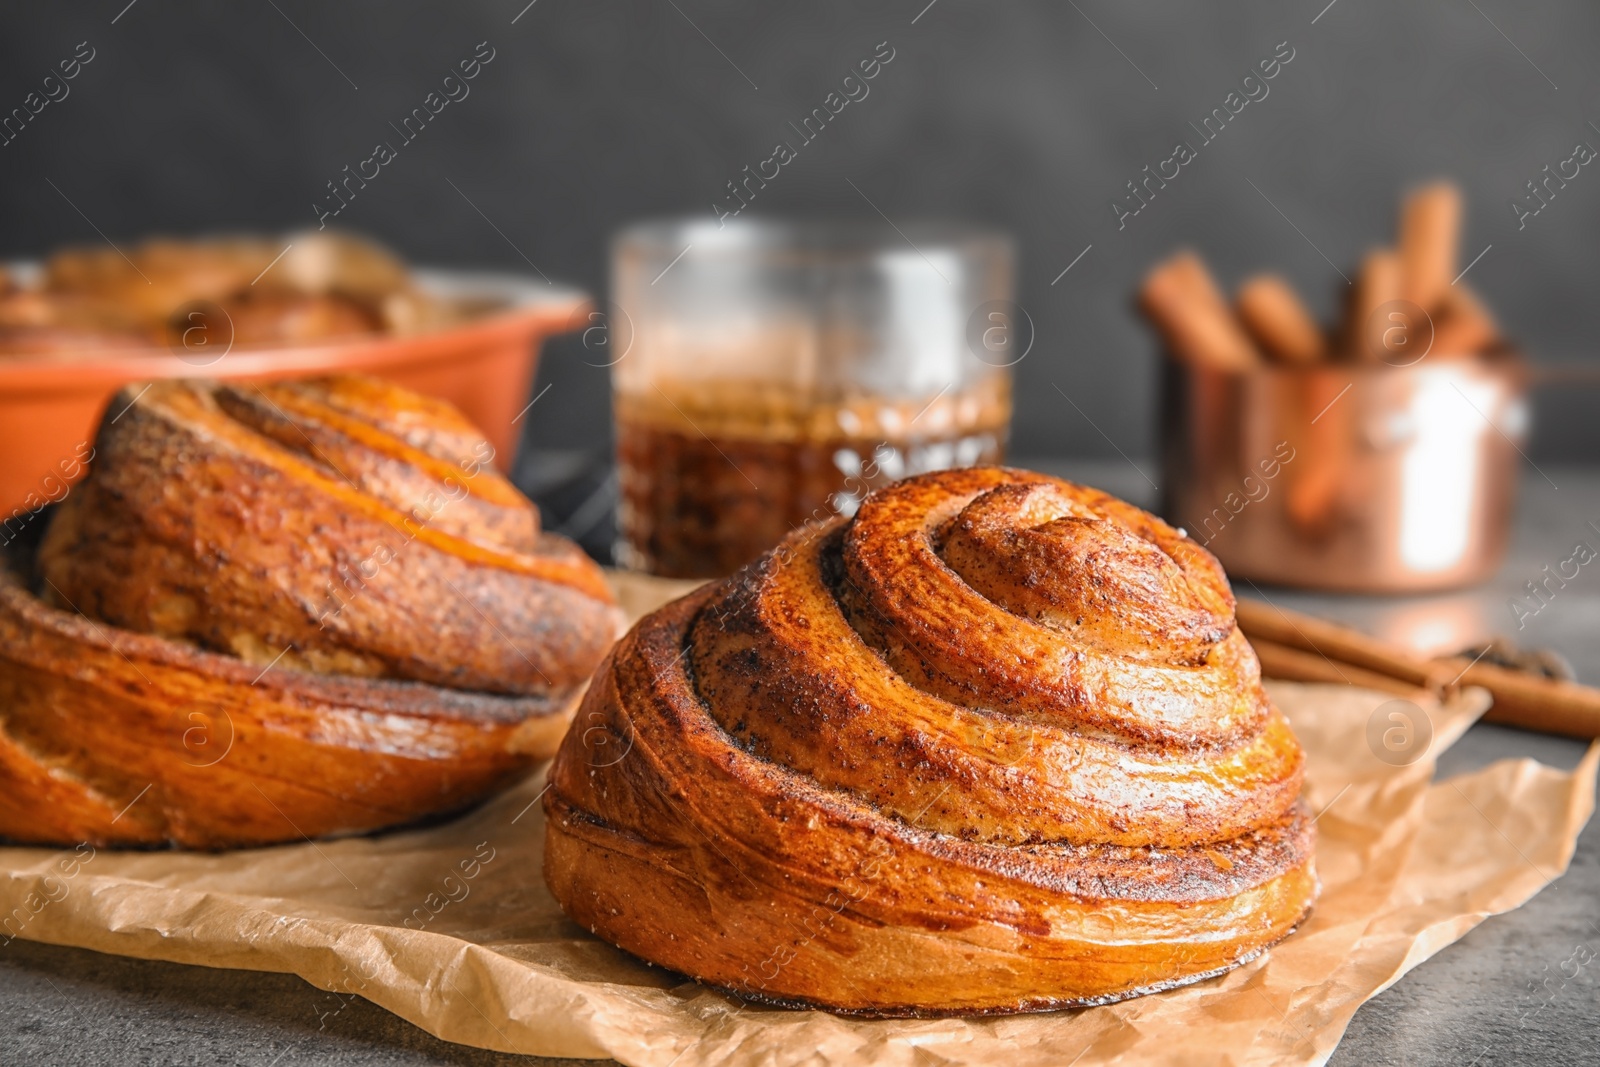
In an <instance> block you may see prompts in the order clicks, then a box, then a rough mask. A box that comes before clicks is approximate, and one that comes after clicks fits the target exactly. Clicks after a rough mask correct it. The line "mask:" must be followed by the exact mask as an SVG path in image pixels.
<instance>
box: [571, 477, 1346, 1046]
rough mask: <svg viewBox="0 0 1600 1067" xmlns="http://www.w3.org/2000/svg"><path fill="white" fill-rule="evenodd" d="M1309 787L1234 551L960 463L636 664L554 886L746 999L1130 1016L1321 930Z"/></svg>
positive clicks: (724, 591) (830, 533) (904, 486)
mask: <svg viewBox="0 0 1600 1067" xmlns="http://www.w3.org/2000/svg"><path fill="white" fill-rule="evenodd" d="M1302 773H1303V756H1302V753H1301V750H1300V747H1299V745H1298V743H1297V742H1296V740H1295V738H1294V736H1293V734H1292V733H1291V731H1290V729H1289V726H1288V724H1287V722H1286V721H1285V720H1284V718H1283V716H1282V714H1281V713H1279V712H1278V711H1277V709H1276V708H1274V707H1273V705H1272V703H1271V702H1270V700H1269V699H1268V698H1267V696H1266V694H1265V692H1264V691H1263V689H1262V687H1261V684H1260V673H1259V667H1258V665H1257V663H1256V660H1255V656H1254V654H1253V652H1252V651H1251V649H1250V647H1249V645H1248V643H1247V642H1246V641H1245V639H1244V637H1243V635H1242V634H1241V633H1240V632H1239V631H1238V629H1237V627H1236V626H1235V625H1234V618H1233V597H1232V594H1231V592H1230V590H1229V588H1228V584H1227V580H1226V578H1225V576H1224V575H1223V573H1222V571H1221V568H1220V567H1219V565H1218V564H1217V562H1216V560H1215V559H1214V558H1213V557H1212V556H1211V555H1210V554H1209V553H1207V552H1206V551H1205V550H1204V549H1203V548H1201V547H1200V546H1199V545H1197V544H1195V543H1194V542H1192V541H1191V540H1189V539H1188V538H1187V537H1185V536H1184V535H1183V534H1182V533H1181V532H1179V531H1177V530H1175V529H1173V528H1172V527H1170V526H1168V525H1167V524H1165V523H1163V522H1161V521H1160V520H1159V519H1157V518H1155V517H1154V516H1151V515H1149V514H1147V513H1145V512H1143V511H1141V510H1139V509H1137V508H1135V507H1132V506H1131V505H1128V504H1125V503H1123V502H1121V501H1119V500H1116V499H1115V498H1113V497H1110V496H1108V495H1106V494H1104V493H1101V492H1098V491H1096V490H1093V489H1088V488H1085V487H1082V486H1077V485H1073V484H1071V483H1068V482H1064V481H1061V480H1058V479H1054V478H1048V477H1045V476H1042V475H1037V474H1031V473H1027V472H1022V471H1014V470H1006V469H1000V468H979V469H971V470H961V471H945V472H940V473H936V474H930V475H924V476H921V477H917V478H912V479H909V480H907V481H904V482H901V483H899V484H898V485H895V486H891V487H889V488H887V489H885V490H882V491H880V492H879V493H877V494H875V495H874V496H872V497H870V498H869V499H868V500H867V501H866V502H865V503H864V504H863V505H862V507H861V510H860V512H859V513H858V514H857V515H856V516H855V517H854V518H853V519H837V520H834V521H833V522H831V523H828V524H826V525H823V526H819V527H812V528H807V529H804V530H801V531H798V532H797V533H795V534H794V535H791V536H790V537H789V538H788V539H787V540H786V541H785V542H784V543H783V544H782V545H780V546H779V547H778V548H777V549H775V550H774V551H773V552H771V553H769V554H768V555H767V556H765V557H764V558H762V559H761V560H759V561H757V562H756V563H753V564H751V565H750V566H749V567H746V568H745V569H744V570H742V571H741V572H740V573H739V574H737V575H735V576H734V577H732V578H730V579H728V580H727V581H725V582H722V583H720V584H717V585H713V586H707V587H704V588H702V589H700V590H698V591H696V592H695V593H693V594H691V595H690V596H688V597H685V598H683V599H681V600H679V601H676V602H675V603H673V604H670V605H668V606H667V607H665V608H663V609H661V610H660V611H658V612H656V613H655V614H653V615H651V616H648V617H646V618H645V619H644V620H642V621H641V622H640V623H639V625H637V626H636V627H635V628H634V629H633V630H632V631H631V632H630V633H629V634H628V635H627V637H625V638H624V639H623V640H622V641H621V642H620V643H619V645H618V646H617V648H616V649H615V650H613V652H612V653H611V655H610V656H608V657H607V659H606V661H605V662H604V663H603V664H602V666H601V668H600V670H599V672H598V673H597V675H596V678H595V681H594V683H593V684H592V686H591V688H590V691H589V693H588V695H587V696H586V698H585V700H584V703H583V704H582V706H581V707H580V709H579V713H578V716H577V719H576V722H575V724H574V727H573V729H572V730H571V731H570V732H569V734H568V736H567V739H566V741H565V743H564V744H563V746H562V749H561V751H560V753H559V754H558V756H557V759H556V764H555V766H554V768H553V770H552V787H551V789H550V791H549V793H547V794H546V800H545V804H546V811H547V814H548V816H549V822H548V826H549V830H548V841H547V848H546V859H545V874H546V879H547V881H548V882H549V884H550V886H551V889H552V890H553V892H554V893H555V895H556V897H557V899H558V900H560V901H561V903H562V905H563V907H564V908H565V909H566V910H567V912H568V914H569V915H571V916H572V917H573V918H574V919H575V920H576V921H578V922H579V923H581V924H583V925H585V926H587V927H589V928H591V929H593V930H594V931H595V932H596V933H597V934H599V935H600V936H602V937H604V938H606V939H607V940H609V941H612V942H613V943H615V944H617V945H619V946H621V947H622V948H625V949H628V950H629V951H632V952H634V953H636V954H638V955H640V956H643V957H644V958H646V959H648V960H651V961H652V962H655V963H658V964H661V965H663V966H666V967H669V968H672V969H674V970H678V971H682V972H684V973H686V974H689V975H692V976H694V977H696V978H699V979H701V980H703V981H705V982H708V983H709V984H712V985H715V986H719V987H723V988H726V989H729V990H731V991H733V992H735V993H738V994H740V995H742V996H746V997H750V998H753V999H759V1000H765V1001H771V1002H776V1003H795V1004H810V1005H817V1006H821V1007H825V1008H829V1009H833V1010H838V1011H848V1012H864V1013H872V1014H883V1015H902V1014H941V1013H983V1012H1008V1011H1025V1010H1041V1009H1046V1008H1052V1007H1062V1006H1068V1005H1076V1004H1092V1003H1105V1002H1109V1001H1113V1000H1118V999H1122V998H1125V997H1129V996H1135V995H1138V994H1141V993H1147V992H1152V991H1155V990H1158V989H1164V988H1170V987H1172V986H1175V985H1181V984H1184V983H1187V982H1191V981H1195V980H1198V979H1200V978H1203V977H1208V976H1211V975H1215V974H1218V973H1221V972H1222V971H1225V970H1227V969H1229V968H1231V967H1234V966H1237V965H1238V964H1240V963H1242V962H1244V961H1246V960H1248V959H1251V958H1253V957H1254V956H1256V955H1259V954H1260V953H1261V952H1262V951H1264V950H1265V949H1266V948H1267V947H1268V946H1270V945H1271V944H1273V943H1274V942H1276V941H1277V940H1279V939H1281V938H1282V937H1284V936H1286V935H1287V934H1288V933H1289V932H1290V931H1291V930H1292V929H1293V927H1294V926H1295V925H1296V923H1298V922H1299V921H1300V919H1301V918H1302V917H1303V916H1304V915H1305V914H1306V912H1307V911H1308V909H1309V907H1310V905H1311V903H1312V901H1313V899H1314V897H1315V894H1316V888H1317V883H1316V877H1315V873H1314V871H1313V866H1312V827H1311V824H1310V819H1309V817H1308V816H1307V815H1306V813H1305V810H1304V808H1303V806H1302V805H1301V804H1300V803H1299V793H1300V786H1301V779H1302Z"/></svg>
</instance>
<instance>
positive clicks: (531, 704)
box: [0, 377, 620, 848]
mask: <svg viewBox="0 0 1600 1067" xmlns="http://www.w3.org/2000/svg"><path fill="white" fill-rule="evenodd" d="M492 456H493V450H492V448H490V446H489V445H488V443H487V442H486V441H485V440H484V439H483V437H482V436H481V435H480V434H479V433H478V432H477V431H476V430H475V429H474V428H473V427H472V426H471V425H470V424H468V423H467V422H466V421H465V420H464V419H463V418H462V417H461V416H460V415H459V414H458V413H457V412H456V411H455V410H454V409H453V408H450V407H449V406H448V405H446V404H443V403H441V402H438V401H433V400H428V399H425V398H423V397H420V396H417V395H416V394H413V393H410V392H409V391H407V390H404V389H401V388H399V387H398V386H393V385H389V384H387V383H384V382H380V381H377V380H375V379H367V378H356V377H342V378H329V379H323V380H317V381H310V382H294V383H275V384H262V385H254V384H216V383H206V382H183V381H168V382H158V383H155V384H151V385H148V386H145V385H135V386H129V387H128V388H127V389H125V390H123V392H122V393H121V394H120V395H119V396H117V397H116V398H115V399H114V400H113V401H112V403H111V405H110V407H109V408H108V411H107V417H106V420H105V422H104V423H103V424H102V426H101V429H100V433H99V436H98V437H97V439H96V441H95V444H94V455H93V458H92V462H91V466H90V471H89V474H88V476H87V478H86V479H85V480H84V481H83V482H82V483H81V484H79V485H78V486H76V487H74V488H73V489H72V490H71V491H70V492H69V493H68V494H67V496H66V498H65V499H64V500H62V501H61V503H60V504H58V505H57V506H56V509H55V512H54V514H53V515H52V516H50V518H49V525H48V528H47V529H46V530H45V532H44V535H43V537H42V539H40V540H39V543H38V544H37V545H36V546H35V547H34V548H24V547H23V546H21V545H20V543H19V544H18V545H12V546H9V547H8V548H7V549H6V551H5V557H4V563H5V566H4V567H0V837H4V838H8V839H11V840H14V841H25V842H36V843H71V842H77V841H92V842H95V843H107V844H144V845H152V844H161V843H172V844H177V845H181V846H186V847H196V848H220V847H228V846H235V845H255V844H265V843H271V842H276V841H290V840H299V839H301V838H304V837H316V836H322V835H326V834H336V833H352V832H360V831H366V830H372V829H376V828H379V827H384V826H390V825H396V824H400V823H404V822H408V821H412V820H414V819H416V818H419V817H421V816H424V815H429V814H433V813H437V812H442V811H449V810H452V809H456V808H460V807H462V806H464V805H466V804H469V803H471V802H473V801H475V800H477V799H480V798H481V797H483V796H485V795H487V794H488V793H489V792H491V791H493V790H495V789H497V788H499V787H501V786H503V785H505V784H507V783H508V782H509V781H510V780H512V779H513V778H515V777H516V776H518V775H519V774H521V773H523V772H525V771H526V770H527V769H528V767H530V766H531V765H532V764H533V762H534V761H536V760H538V759H540V758H544V757H548V756H549V755H551V754H552V753H553V751H554V750H555V747H556V745H557V743H558V742H559V739H560V736H561V734H562V732H563V730H564V729H565V726H566V723H567V720H568V716H569V715H570V712H571V709H572V705H573V704H574V702H575V700H576V695H577V693H578V691H579V690H580V689H581V687H582V686H583V684H584V682H585V681H586V679H587V678H588V676H589V673H590V671H591V670H592V669H593V667H594V665H595V663H596V662H597V661H598V660H599V658H600V656H601V655H602V654H603V652H604V651H605V649H606V647H607V646H608V645H609V644H610V642H611V640H612V639H613V637H614V636H615V634H616V632H617V631H618V629H620V625H619V624H620V614H619V613H618V611H617V609H616V607H615V605H614V601H613V598H612V596H611V593H610V591H609V590H608V588H607V586H606V584H605V581H604V576H603V575H602V574H601V572H600V570H599V568H598V567H596V566H595V565H594V564H593V563H592V562H591V561H590V560H589V559H588V558H587V557H586V556H584V555H583V554H582V552H581V551H579V549H578V548H577V547H576V546H575V545H573V544H572V543H571V542H569V541H566V540H565V539H563V538H561V537H557V536H553V535H550V534H547V533H543V532H541V531H540V529H539V522H538V513H537V511H536V509H535V508H534V507H533V505H532V504H531V503H529V502H528V500H527V499H526V498H524V497H523V496H522V495H521V494H520V493H518V492H517V491H516V490H515V489H514V488H513V487H512V486H511V484H510V483H509V482H507V481H506V480H505V479H504V478H503V477H502V476H501V475H500V474H498V473H497V472H496V471H495V469H494V466H493V464H492Z"/></svg>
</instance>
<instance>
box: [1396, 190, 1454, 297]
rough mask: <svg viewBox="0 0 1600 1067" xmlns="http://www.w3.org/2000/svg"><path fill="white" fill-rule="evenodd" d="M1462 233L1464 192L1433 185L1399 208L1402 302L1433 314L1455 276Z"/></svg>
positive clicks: (1410, 197) (1413, 192) (1412, 196)
mask: <svg viewBox="0 0 1600 1067" xmlns="http://www.w3.org/2000/svg"><path fill="white" fill-rule="evenodd" d="M1460 231H1461V190H1460V189H1458V188H1456V186H1455V185H1453V184H1452V183H1450V182H1433V183H1431V184H1429V185H1424V186H1422V187H1421V188H1418V189H1415V190H1413V191H1412V192H1411V193H1410V194H1408V195H1407V196H1406V198H1405V200H1404V202H1403V203H1402V204H1401V206H1400V276H1401V292H1400V296H1401V298H1402V299H1405V300H1409V301H1411V302H1412V303H1414V304H1416V305H1417V306H1418V307H1420V308H1421V309H1422V310H1423V311H1426V312H1428V313H1429V314H1432V313H1433V310H1434V308H1435V307H1437V306H1438V304H1439V301H1440V300H1442V299H1443V298H1444V295H1445V291H1446V290H1447V289H1449V288H1450V282H1451V280H1452V279H1453V278H1454V277H1455V273H1456V245H1457V243H1458V241H1459V237H1460Z"/></svg>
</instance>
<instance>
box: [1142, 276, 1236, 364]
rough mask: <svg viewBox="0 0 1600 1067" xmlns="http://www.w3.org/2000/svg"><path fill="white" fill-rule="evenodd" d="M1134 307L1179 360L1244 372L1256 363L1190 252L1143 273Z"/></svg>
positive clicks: (1211, 282)
mask: <svg viewBox="0 0 1600 1067" xmlns="http://www.w3.org/2000/svg"><path fill="white" fill-rule="evenodd" d="M1139 306H1140V308H1141V309H1142V310H1143V311H1144V313H1145V314H1146V315H1148V316H1149V317H1150V320H1151V321H1152V322H1154V323H1155V325H1156V328H1157V329H1158V330H1159V331H1160V332H1161V336H1162V337H1163V339H1164V340H1165V341H1166V343H1167V347H1168V349H1169V350H1170V351H1171V353H1172V355H1173V356H1174V357H1176V358H1178V359H1181V360H1183V361H1184V362H1187V363H1191V364H1194V365H1196V366H1200V367H1208V368H1210V369H1213V370H1224V371H1244V370H1250V369H1251V368H1253V367H1256V366H1259V365H1260V364H1261V362H1262V360H1261V354H1260V353H1259V352H1258V351H1257V350H1256V346H1255V343H1254V342H1252V341H1251V340H1250V337H1249V335H1248V334H1246V333H1245V332H1244V328H1243V327H1242V326H1240V324H1239V321H1238V320H1237V319H1236V318H1234V316H1233V312H1232V310H1230V309H1229V307H1228V304H1227V301H1226V300H1224V299H1223V296H1222V291H1221V290H1220V289H1218V288H1217V283H1216V281H1215V280H1213V279H1212V277H1211V272H1210V271H1208V270H1207V269H1206V265H1205V263H1203V262H1202V261H1201V259H1200V257H1199V256H1197V255H1195V254H1194V253H1193V252H1191V251H1187V250H1185V251H1182V252H1179V253H1178V254H1177V255H1174V256H1172V257H1170V258H1169V259H1167V260H1165V261H1163V262H1161V263H1158V264H1157V265H1156V266H1155V267H1154V268H1153V269H1152V270H1151V271H1150V273H1149V274H1147V275H1145V279H1144V284H1143V285H1142V286H1140V288H1139Z"/></svg>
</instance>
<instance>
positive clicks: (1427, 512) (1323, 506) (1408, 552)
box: [1162, 355, 1528, 593]
mask: <svg viewBox="0 0 1600 1067" xmlns="http://www.w3.org/2000/svg"><path fill="white" fill-rule="evenodd" d="M1527 389H1528V373H1527V369H1526V365H1525V364H1524V363H1523V362H1522V360H1521V359H1519V358H1517V357H1515V356H1513V355H1499V356H1493V357H1485V358H1478V359H1462V360H1450V361H1424V362H1422V363H1418V364H1416V365H1413V366H1409V367H1392V366H1386V365H1378V366H1340V365H1326V366H1318V367H1314V368H1308V369H1303V368H1290V367H1267V368H1262V369H1260V370H1256V371H1251V372H1249V373H1245V374H1233V373H1227V372H1220V371H1214V370H1206V369H1200V368H1196V367H1192V366H1188V365H1184V364H1181V363H1179V362H1177V361H1176V360H1171V359H1169V360H1167V361H1166V370H1165V374H1164V381H1163V390H1162V394H1163V396H1162V408H1163V418H1162V436H1163V441H1162V463H1163V474H1164V477H1163V479H1162V484H1163V486H1164V496H1165V510H1166V514H1167V517H1168V518H1169V519H1171V520H1172V521H1174V522H1176V523H1178V524H1180V525H1182V526H1183V527H1184V528H1185V529H1187V530H1188V531H1189V534H1190V536H1192V537H1194V538H1195V539H1196V540H1197V541H1199V542H1200V543H1201V544H1203V545H1205V546H1206V547H1207V548H1209V549H1210V550H1211V551H1212V552H1214V553H1215V554H1216V555H1217V558H1218V559H1220V560H1221V561H1222V563H1223V566H1225V567H1226V568H1227V569H1228V571H1229V573H1230V574H1232V575H1233V576H1234V577H1235V578H1240V579H1249V580H1255V581H1263V582H1272V583H1275V584H1279V585H1287V586H1298V587H1301V588H1306V589H1327V590H1340V591H1349V592H1384V593H1402V592H1405V593H1409V592H1419V591H1423V590H1433V589H1446V588H1452V587H1456V586H1462V585H1468V584H1471V583H1474V582H1478V581H1482V580H1483V579H1485V578H1487V577H1488V576H1489V575H1491V574H1492V573H1493V572H1494V570H1495V568H1496V567H1497V566H1498V565H1499V562H1500V559H1501V557H1502V556H1503V555H1504V553H1505V549H1506V543H1507V541H1508V539H1509V534H1510V526H1511V510H1512V504H1513V502H1514V499H1515V496H1516V483H1517V476H1518V473H1519V471H1520V469H1521V448H1522V444H1523V441H1524V439H1525V436H1526V429H1527V424H1528V403H1527Z"/></svg>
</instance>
